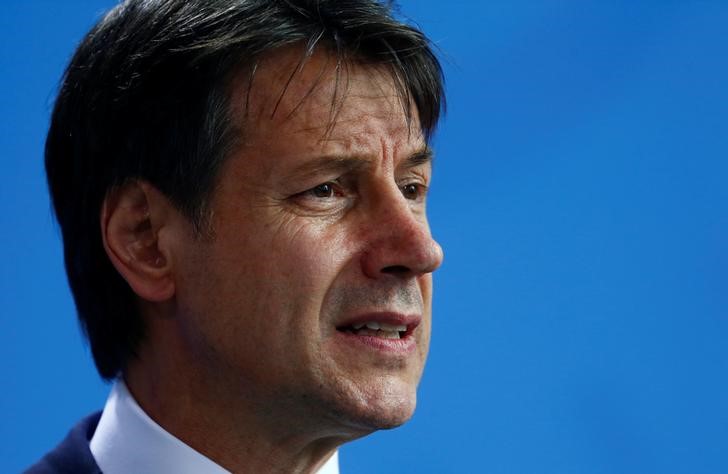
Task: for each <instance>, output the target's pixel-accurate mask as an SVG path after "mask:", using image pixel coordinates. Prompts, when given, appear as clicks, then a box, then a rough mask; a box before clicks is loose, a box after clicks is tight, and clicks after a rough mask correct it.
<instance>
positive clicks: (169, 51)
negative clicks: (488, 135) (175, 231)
mask: <svg viewBox="0 0 728 474" xmlns="http://www.w3.org/2000/svg"><path fill="white" fill-rule="evenodd" d="M297 43H300V44H302V45H304V46H305V48H304V51H305V53H304V57H303V58H302V61H303V60H305V57H306V56H307V55H310V54H311V53H312V52H313V50H314V48H315V47H316V46H317V44H322V45H324V47H326V48H328V49H329V50H330V51H331V53H332V54H334V55H335V56H336V57H337V59H338V61H339V62H341V61H353V62H361V63H366V64H376V65H383V66H385V67H387V68H388V70H389V71H390V73H391V75H392V78H393V79H394V81H395V84H396V86H397V89H398V92H399V95H400V98H401V99H402V104H403V107H405V112H406V113H407V114H409V111H410V104H414V105H415V106H416V108H417V112H418V118H419V121H420V125H421V128H422V132H423V133H424V135H425V137H426V138H427V139H429V138H430V137H431V134H432V132H433V130H434V128H435V126H436V124H437V121H438V118H439V115H440V112H441V109H442V108H443V106H444V95H443V82H442V71H441V68H440V64H439V63H438V61H437V59H436V57H435V56H434V54H433V52H432V50H431V47H430V44H429V41H428V40H427V38H426V37H425V36H424V35H423V34H422V33H421V32H420V31H419V30H417V29H416V28H414V27H411V26H408V25H406V24H404V23H402V22H400V21H398V20H396V19H395V18H394V17H393V15H392V12H391V5H389V4H385V3H382V2H378V1H376V0H185V1H183V0H128V1H126V2H124V3H122V4H120V5H118V6H117V7H115V8H114V9H113V10H111V11H110V12H109V13H108V14H107V15H106V16H105V17H104V18H103V19H101V20H100V21H99V23H98V24H97V25H96V26H95V27H94V28H92V29H91V31H90V32H89V33H88V34H87V35H86V37H85V38H84V40H83V41H82V43H81V44H80V46H79V47H78V49H77V51H76V53H75V55H74V56H73V58H72V60H71V62H70V64H69V65H68V68H67V69H66V71H65V74H64V76H63V80H62V84H61V88H60V91H59V94H58V97H57V99H56V103H55V107H54V110H53V115H52V118H51V124H50V130H49V132H48V138H47V141H46V149H45V163H46V172H47V176H48V185H49V188H50V193H51V198H52V201H53V206H54V210H55V214H56V217H57V219H58V222H59V224H60V227H61V231H62V234H63V247H64V257H65V263H66V272H67V274H68V280H69V282H70V286H71V290H72V292H73V296H74V299H75V302H76V308H77V311H78V316H79V320H80V322H81V326H82V328H83V330H84V332H85V333H86V335H87V337H88V339H89V341H90V344H91V351H92V354H93V357H94V360H95V362H96V367H97V368H98V371H99V373H100V374H101V376H102V377H104V378H106V379H109V378H113V377H115V376H116V375H117V374H118V373H119V371H121V370H123V369H124V367H125V365H126V363H127V361H128V359H129V357H130V356H132V355H133V354H134V353H135V351H136V348H137V347H138V344H139V342H140V341H141V340H142V337H143V334H144V325H143V321H142V317H141V315H140V314H139V311H138V308H137V304H136V301H137V299H136V297H135V295H134V293H133V292H132V291H131V289H130V288H129V286H128V285H127V284H126V282H125V281H124V280H123V279H122V277H121V276H120V275H119V274H118V273H117V272H116V270H115V269H114V268H113V266H112V265H111V263H110V261H109V259H108V257H107V256H106V254H105V252H104V249H103V245H102V240H101V233H100V232H101V231H100V223H99V216H100V212H101V206H102V203H103V200H104V198H105V196H106V195H107V193H108V192H109V191H110V190H111V189H113V188H114V187H116V186H119V185H121V184H123V183H124V182H125V181H127V180H130V179H135V178H136V179H143V180H146V181H148V182H149V183H151V184H152V185H154V186H155V187H156V188H157V189H159V190H160V191H161V192H162V193H164V194H165V195H166V196H167V197H168V198H169V199H170V200H171V201H172V202H173V203H174V205H175V206H177V207H178V208H179V209H180V211H181V212H183V213H184V214H185V215H186V216H188V218H189V219H190V221H191V222H193V223H194V224H195V225H199V224H200V222H202V220H203V216H204V214H205V211H206V202H207V200H208V199H209V194H210V193H211V190H212V189H213V187H214V184H215V180H216V178H217V175H218V170H219V169H220V166H221V163H222V162H223V161H224V160H225V158H226V156H227V155H228V154H229V151H230V149H231V147H233V146H234V139H235V138H236V136H237V135H238V134H239V130H236V129H235V127H233V126H232V125H231V120H230V114H229V112H230V111H229V102H230V95H229V88H230V87H229V86H230V81H231V79H232V76H233V75H234V74H235V73H236V72H239V71H240V70H241V68H243V67H248V68H249V70H250V71H254V70H255V67H254V66H255V64H256V61H257V59H258V58H260V57H261V56H262V55H264V54H266V53H269V52H271V51H273V50H275V49H278V48H281V47H284V46H287V45H292V44H297ZM251 74H252V73H251ZM408 117H409V115H408Z"/></svg>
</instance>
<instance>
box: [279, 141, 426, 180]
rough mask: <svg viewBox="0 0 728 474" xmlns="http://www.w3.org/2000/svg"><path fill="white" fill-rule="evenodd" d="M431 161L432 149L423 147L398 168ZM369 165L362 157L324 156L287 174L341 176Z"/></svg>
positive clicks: (406, 167) (368, 160) (369, 160)
mask: <svg viewBox="0 0 728 474" xmlns="http://www.w3.org/2000/svg"><path fill="white" fill-rule="evenodd" d="M433 159H434V154H433V152H432V149H431V148H430V147H428V146H427V145H425V146H423V147H422V148H420V149H419V150H417V151H416V152H414V153H412V154H411V155H409V156H408V157H407V158H405V160H404V161H403V162H402V163H401V164H400V166H401V167H402V168H405V169H410V168H415V167H417V166H421V165H425V164H428V163H431V162H432V161H433ZM371 163H372V160H371V159H369V158H366V157H362V156H340V155H324V156H320V157H318V158H316V159H314V160H311V161H308V162H307V163H304V164H302V165H301V166H299V167H297V168H296V169H295V170H293V172H291V173H290V174H289V178H292V177H305V176H311V175H316V174H320V173H331V172H334V173H341V174H346V173H352V172H355V171H358V170H360V169H362V168H366V167H367V166H370V165H371Z"/></svg>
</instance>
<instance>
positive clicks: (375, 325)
mask: <svg viewBox="0 0 728 474" xmlns="http://www.w3.org/2000/svg"><path fill="white" fill-rule="evenodd" d="M415 326H416V324H411V325H407V324H389V323H383V322H378V321H366V322H361V323H355V324H351V325H348V326H339V327H337V328H336V330H337V331H341V332H344V333H347V334H353V335H355V336H369V337H378V338H382V339H404V338H406V337H409V336H411V335H412V331H413V330H414V328H415Z"/></svg>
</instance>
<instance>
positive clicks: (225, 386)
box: [101, 47, 442, 473]
mask: <svg viewBox="0 0 728 474" xmlns="http://www.w3.org/2000/svg"><path fill="white" fill-rule="evenodd" d="M301 55H302V48H300V47H291V48H287V49H283V50H279V51H276V52H274V53H273V54H270V55H268V56H266V57H264V58H263V59H262V61H261V62H260V64H259V66H258V68H257V72H256V75H255V78H254V80H253V83H252V87H251V89H250V90H248V81H247V79H242V75H241V79H240V80H238V81H235V82H234V87H233V90H232V91H231V101H232V104H233V110H234V113H233V116H234V121H235V123H236V125H238V126H239V127H240V128H241V129H242V130H243V132H242V133H243V135H242V138H241V142H242V143H241V145H240V146H239V147H238V148H237V149H236V150H234V152H233V154H232V156H231V157H230V158H229V159H228V161H227V162H226V163H225V164H224V166H223V168H222V170H221V173H220V176H219V181H218V183H217V186H216V188H215V190H214V193H213V195H212V199H211V202H210V226H209V229H206V231H204V232H202V234H200V233H199V232H197V231H196V230H195V228H194V227H193V225H192V224H191V223H190V222H189V220H188V219H187V218H186V217H184V216H183V215H182V214H181V213H180V212H179V211H178V210H177V209H176V208H175V207H174V206H173V205H172V204H171V203H170V202H169V201H168V200H167V199H166V198H165V197H164V196H163V195H162V194H161V193H160V192H159V191H158V190H156V189H155V188H153V187H152V186H150V185H149V184H148V183H146V182H143V181H135V182H129V183H127V184H126V185H124V186H122V187H120V188H118V189H116V190H115V191H114V192H112V193H110V194H109V196H108V197H107V199H106V201H105V203H104V207H103V210H102V215H101V226H102V234H103V239H104V246H105V249H106V251H107V253H108V255H109V258H110V259H111V261H112V263H113V265H114V266H115V267H116V269H117V270H118V271H119V272H120V274H121V275H122V276H123V277H124V278H125V279H126V281H127V282H128V283H129V285H130V287H131V288H132V289H133V291H134V292H135V293H136V294H137V295H138V297H139V306H140V308H141V311H142V314H143V316H144V318H145V323H146V326H147V334H146V337H145V339H144V342H143V343H142V345H141V347H140V349H139V351H138V357H136V358H133V359H132V361H131V362H130V364H129V365H128V366H127V368H126V369H125V371H124V374H123V375H124V379H125V381H126V382H127V384H128V386H129V389H130V391H131V392H132V393H133V395H134V397H135V398H136V400H137V401H138V402H139V404H140V405H141V407H142V408H143V409H144V410H145V411H146V413H147V414H149V415H150V416H151V418H153V419H154V420H155V421H156V422H157V423H159V424H160V425H161V426H162V427H164V428H165V429H166V430H168V431H169V432H171V433H172V434H174V435H175V436H177V437H178V438H180V439H181V440H182V441H184V442H185V443H187V444H188V445H190V446H192V447H193V448H194V449H196V450H198V451H200V452H201V453H203V454H205V455H206V456H208V457H209V458H211V459H213V460H214V461H216V462H217V463H218V464H220V465H222V466H223V467H225V468H226V469H228V470H230V471H233V472H287V473H291V472H315V470H316V469H317V468H318V467H320V466H321V465H322V464H323V463H324V462H325V461H326V460H327V459H328V458H329V457H330V456H331V455H332V454H333V452H334V451H335V450H336V449H337V447H338V446H339V445H341V444H342V443H344V442H346V441H349V440H352V439H354V438H357V437H360V436H363V435H366V434H368V433H370V432H372V431H374V430H376V429H381V428H389V427H394V426H398V425H400V424H402V423H403V422H405V421H406V420H408V419H409V418H410V417H411V416H412V413H413V411H414V408H415V404H416V388H417V384H418V382H419V380H420V376H421V373H422V369H423V366H424V362H425V358H426V354H427V350H428V345H429V338H430V319H431V313H430V307H431V297H432V278H431V272H432V271H434V270H435V269H436V268H437V267H438V266H439V265H440V263H441V261H442V251H441V249H440V247H439V246H438V245H437V243H436V242H435V241H434V240H433V239H432V237H431V235H430V230H429V226H428V222H427V217H426V215H425V196H426V191H427V187H428V185H429V183H430V178H431V162H430V158H431V156H430V154H429V151H428V149H427V147H426V144H425V141H424V139H423V137H422V135H421V132H420V126H419V123H418V121H417V113H416V112H417V111H416V110H413V111H412V114H411V123H408V121H407V117H406V115H405V113H404V110H403V106H402V102H401V101H400V98H399V97H398V96H397V93H396V91H395V88H394V83H393V81H392V79H391V77H390V75H389V73H388V72H387V71H385V70H384V69H383V68H382V67H381V66H378V67H373V66H362V65H357V64H356V63H352V64H348V65H347V66H346V67H344V68H342V73H341V78H340V81H339V84H338V87H336V86H335V79H334V78H335V64H336V60H335V58H334V57H332V56H330V55H329V54H328V53H326V52H325V51H320V52H317V53H315V54H314V55H313V56H312V57H311V58H310V59H309V60H308V61H307V62H306V63H305V66H304V67H303V68H302V69H301V70H297V67H298V65H299V63H300V59H301ZM294 72H295V75H294V77H293V80H292V81H291V83H290V84H289V85H288V87H287V88H286V84H287V82H288V79H289V78H290V77H291V74H292V73H294ZM284 90H285V93H283V95H281V94H282V92H283V91H284ZM335 90H336V92H337V94H336V95H335ZM332 101H334V102H333V103H334V109H335V110H334V111H333V114H332ZM246 104H248V108H247V110H246V109H245V105H246ZM366 322H375V323H384V324H389V325H393V326H400V327H399V328H397V329H398V330H400V331H401V333H400V332H398V331H390V332H386V333H384V332H382V331H376V330H373V329H366V328H364V329H362V330H355V329H354V328H353V326H354V325H357V326H358V325H360V324H363V323H366ZM385 336H388V337H385ZM400 336H401V338H399V337H400ZM390 337H392V338H390ZM394 449H396V448H394Z"/></svg>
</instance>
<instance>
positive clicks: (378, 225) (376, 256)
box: [362, 195, 443, 279]
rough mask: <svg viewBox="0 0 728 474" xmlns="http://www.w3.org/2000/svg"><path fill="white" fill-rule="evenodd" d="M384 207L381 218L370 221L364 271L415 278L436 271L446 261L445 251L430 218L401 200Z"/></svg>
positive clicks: (372, 275)
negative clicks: (433, 232)
mask: <svg viewBox="0 0 728 474" xmlns="http://www.w3.org/2000/svg"><path fill="white" fill-rule="evenodd" d="M400 197H401V195H400ZM380 207H381V208H383V209H380V210H379V212H376V214H378V215H379V218H372V219H370V220H369V222H368V228H369V232H367V235H368V237H369V238H368V239H367V240H368V242H367V248H366V250H365V252H364V254H363V256H362V268H363V271H364V274H365V275H366V276H367V277H369V278H374V279H377V278H383V277H387V276H391V277H397V278H412V277H417V276H420V275H424V274H427V273H432V272H433V271H435V270H436V269H437V268H438V267H439V266H440V264H442V259H443V252H442V247H440V245H439V244H438V243H437V242H436V241H435V240H434V239H433V238H432V235H431V234H430V229H429V226H428V224H427V218H426V217H425V216H424V215H422V216H418V215H416V214H415V213H413V211H412V209H410V207H409V205H407V204H406V203H402V201H401V200H399V201H397V202H396V203H392V202H391V201H390V203H389V204H385V203H382V205H381V206H380Z"/></svg>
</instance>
